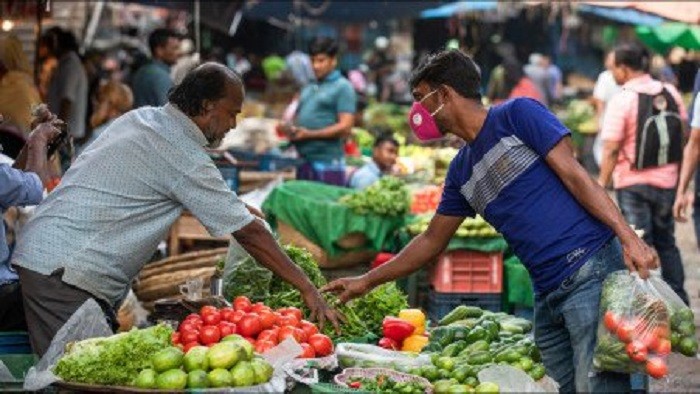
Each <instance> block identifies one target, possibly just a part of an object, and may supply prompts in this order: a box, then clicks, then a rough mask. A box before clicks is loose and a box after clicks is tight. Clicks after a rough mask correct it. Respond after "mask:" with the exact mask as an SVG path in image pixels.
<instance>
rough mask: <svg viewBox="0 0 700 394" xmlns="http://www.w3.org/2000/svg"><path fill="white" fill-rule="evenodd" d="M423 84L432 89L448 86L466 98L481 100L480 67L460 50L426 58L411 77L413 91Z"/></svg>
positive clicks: (435, 54)
mask: <svg viewBox="0 0 700 394" xmlns="http://www.w3.org/2000/svg"><path fill="white" fill-rule="evenodd" d="M421 82H425V83H427V84H428V85H430V86H431V87H432V88H437V87H438V86H439V85H447V86H450V87H451V88H453V89H454V90H455V91H456V92H457V93H458V94H459V95H460V96H462V97H464V98H468V99H474V100H481V92H480V87H481V71H480V70H479V66H477V65H476V63H474V60H472V58H471V57H469V56H467V55H465V54H464V53H463V52H462V51H460V50H458V49H449V50H444V51H441V52H437V53H434V54H432V55H430V56H428V57H427V58H425V60H423V61H422V62H421V64H420V65H419V66H418V67H417V68H416V69H415V70H414V71H413V74H412V75H411V79H410V81H409V83H410V85H411V90H413V89H414V88H415V87H416V86H418V84H419V83H421Z"/></svg>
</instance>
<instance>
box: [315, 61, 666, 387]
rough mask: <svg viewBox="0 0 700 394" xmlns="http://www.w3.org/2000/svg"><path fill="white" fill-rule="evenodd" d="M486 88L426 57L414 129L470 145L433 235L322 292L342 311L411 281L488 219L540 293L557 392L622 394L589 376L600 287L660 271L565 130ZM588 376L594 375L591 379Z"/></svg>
mask: <svg viewBox="0 0 700 394" xmlns="http://www.w3.org/2000/svg"><path fill="white" fill-rule="evenodd" d="M480 82H481V78H480V71H479V69H478V67H477V65H476V64H475V63H474V62H473V61H472V59H471V58H469V57H468V56H466V55H464V54H463V53H461V52H459V51H457V50H449V51H443V52H440V53H437V54H435V55H433V56H431V57H429V58H427V59H426V60H425V61H424V62H423V63H422V64H421V65H420V66H419V67H418V69H417V70H415V71H414V74H413V76H412V78H411V89H412V93H413V97H414V98H415V100H416V102H414V104H413V107H412V108H411V112H410V113H409V123H410V125H411V128H412V129H413V131H414V133H415V134H416V136H417V137H418V138H419V139H421V140H430V139H437V138H441V137H442V136H443V135H445V134H446V133H448V132H449V133H452V134H454V135H456V136H458V137H460V138H462V139H464V140H465V141H466V142H467V145H466V146H465V147H464V148H462V149H461V150H460V152H459V153H458V154H457V156H456V157H455V158H454V160H453V161H452V163H451V164H450V169H449V172H448V174H447V178H446V180H445V187H444V192H443V195H442V201H441V202H440V205H439V207H438V209H437V213H436V214H435V216H434V217H433V219H432V221H431V223H430V226H429V227H428V229H427V230H426V231H425V232H424V233H422V234H420V235H418V236H417V237H416V238H415V239H413V241H411V243H410V244H409V245H408V246H406V248H405V249H404V250H403V251H402V252H400V253H399V254H398V255H397V256H396V257H395V258H394V259H393V260H392V261H390V262H388V263H387V264H384V265H382V266H381V267H378V268H377V269H374V270H372V271H370V272H369V273H367V274H365V275H362V276H359V277H354V278H343V279H339V280H336V281H334V282H332V283H330V284H329V285H327V286H326V287H325V288H324V289H323V291H333V292H338V293H340V299H341V301H343V302H344V301H347V300H349V299H351V298H354V297H357V296H360V295H362V294H364V293H366V292H367V291H369V290H370V289H372V288H373V287H375V286H377V285H379V284H381V283H384V282H387V281H390V280H394V279H397V278H399V277H402V276H405V275H408V274H410V273H411V272H414V271H416V270H417V269H419V268H421V267H422V266H424V265H426V264H428V263H429V262H430V261H433V260H434V259H435V258H436V257H437V255H438V254H439V253H440V252H442V251H443V250H444V248H445V247H446V246H447V244H448V242H449V241H450V239H451V238H452V236H453V235H454V233H455V231H456V230H457V228H458V227H459V225H460V224H461V223H462V221H463V220H464V218H465V217H473V216H475V215H476V214H479V215H481V216H483V217H484V218H485V219H486V220H487V221H488V222H489V223H491V224H492V225H493V226H494V227H495V228H496V229H497V230H498V231H499V232H500V233H502V234H503V236H504V237H505V238H506V240H507V241H508V244H509V245H510V246H511V247H512V248H513V250H514V251H515V253H516V254H517V255H518V257H519V258H520V259H521V260H522V261H523V263H524V264H525V266H526V267H527V269H528V271H529V272H530V276H531V277H532V281H533V283H534V286H535V292H536V304H535V316H536V322H535V341H536V342H537V345H538V346H539V348H540V350H541V351H542V359H543V362H544V365H545V368H546V369H547V373H548V375H550V376H551V377H552V378H554V379H555V380H556V381H557V382H558V383H559V385H560V390H561V391H562V392H572V391H579V392H588V391H594V392H600V391H606V392H610V391H629V389H630V379H629V375H624V374H615V373H607V372H606V373H596V374H592V372H593V370H592V359H593V349H594V347H595V340H596V329H597V325H598V307H599V303H600V293H601V290H602V284H603V280H604V279H605V277H606V276H607V274H608V273H610V272H612V271H615V270H620V269H624V268H625V266H627V268H628V269H629V270H630V271H638V272H639V275H640V276H641V277H642V278H646V277H648V275H649V269H650V268H654V267H657V266H658V257H657V256H656V254H655V252H654V251H653V250H652V249H651V248H650V247H648V246H647V245H646V244H645V243H644V241H642V240H641V239H640V238H639V237H638V236H637V235H636V234H635V233H634V231H632V229H631V228H630V227H629V226H628V225H627V223H625V220H624V219H623V217H622V215H621V214H620V212H619V211H618V209H617V208H616V206H615V204H614V203H613V202H612V200H610V198H609V197H608V196H607V194H606V193H605V190H603V189H602V188H601V187H600V186H598V184H597V183H596V182H595V181H594V180H593V179H592V178H591V177H590V176H589V175H588V174H587V173H586V171H585V170H584V169H583V168H582V167H581V166H580V165H579V164H578V162H577V161H576V159H575V158H574V155H573V149H572V145H571V137H570V136H569V131H568V130H567V129H566V128H565V127H564V126H563V125H562V124H561V123H560V122H559V121H558V120H557V118H556V117H554V115H552V113H550V112H549V111H548V110H547V109H546V108H544V107H543V106H542V105H541V104H539V103H538V102H537V101H535V100H531V99H527V98H518V99H514V100H510V101H507V102H505V103H503V104H501V105H497V106H494V107H491V108H490V109H487V108H484V107H483V106H482V104H481V95H480V93H479V86H480ZM589 374H591V375H590V377H589Z"/></svg>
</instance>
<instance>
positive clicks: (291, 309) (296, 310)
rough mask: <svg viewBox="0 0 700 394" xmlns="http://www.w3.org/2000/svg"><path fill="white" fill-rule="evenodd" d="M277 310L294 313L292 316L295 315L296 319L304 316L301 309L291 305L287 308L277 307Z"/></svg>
mask: <svg viewBox="0 0 700 394" xmlns="http://www.w3.org/2000/svg"><path fill="white" fill-rule="evenodd" d="M278 312H279V313H281V314H283V315H294V317H296V318H297V320H301V319H303V318H304V316H303V315H302V313H301V309H299V308H295V307H293V306H290V307H289V308H282V309H279V310H278Z"/></svg>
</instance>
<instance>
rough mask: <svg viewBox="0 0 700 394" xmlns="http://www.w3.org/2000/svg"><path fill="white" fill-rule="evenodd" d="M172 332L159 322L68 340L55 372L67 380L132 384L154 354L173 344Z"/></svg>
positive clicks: (101, 383)
mask: <svg viewBox="0 0 700 394" xmlns="http://www.w3.org/2000/svg"><path fill="white" fill-rule="evenodd" d="M172 332H173V330H172V329H171V328H170V327H168V326H166V325H164V324H160V325H157V326H154V327H150V328H146V329H143V330H138V329H133V330H131V331H129V332H124V333H121V334H116V335H113V336H110V337H101V338H91V339H86V340H84V341H80V342H75V343H71V344H68V345H67V346H66V352H65V354H64V355H63V357H61V359H60V360H59V361H58V363H57V364H56V367H55V368H54V373H55V374H56V375H57V376H59V377H60V378H61V379H63V380H64V381H66V382H75V383H88V384H100V385H116V386H126V385H131V384H132V382H133V381H134V380H135V379H136V377H137V376H138V374H139V372H140V371H141V370H142V369H145V368H149V367H150V363H151V361H150V360H151V355H152V354H154V353H155V352H157V351H159V350H161V349H164V348H166V347H168V346H170V335H171V334H172Z"/></svg>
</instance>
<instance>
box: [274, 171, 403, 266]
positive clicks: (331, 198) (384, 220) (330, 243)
mask: <svg viewBox="0 0 700 394" xmlns="http://www.w3.org/2000/svg"><path fill="white" fill-rule="evenodd" d="M354 192H355V191H354V190H351V189H347V188H344V187H337V186H330V185H326V184H323V183H317V182H309V181H288V182H285V183H283V184H282V185H280V186H278V187H276V188H275V189H274V190H273V191H272V193H270V195H269V196H268V197H267V199H266V200H265V203H264V204H263V206H262V208H263V211H264V212H265V214H266V215H267V219H268V221H269V222H270V224H272V225H273V226H276V224H277V220H281V221H283V222H285V223H288V224H289V225H291V226H292V227H294V228H295V229H296V230H297V231H299V232H300V233H302V234H304V236H305V237H306V238H308V239H309V240H310V241H312V242H313V243H315V244H316V245H319V246H320V247H321V248H323V250H325V251H326V253H328V254H329V255H330V256H332V257H335V256H337V255H339V254H341V253H342V252H344V250H343V249H341V248H340V247H339V246H338V245H337V242H338V240H340V239H342V238H343V237H344V236H346V235H348V234H350V233H354V232H361V233H363V234H364V235H365V236H366V237H367V239H368V241H367V245H365V246H366V249H369V250H374V251H377V252H379V251H381V250H382V248H383V247H384V244H385V242H386V241H387V240H388V239H389V238H390V237H392V236H393V235H394V233H395V232H396V230H398V229H399V228H400V227H402V226H403V225H404V217H403V216H400V217H388V216H378V215H357V214H355V213H353V212H352V211H351V210H350V209H348V208H347V207H346V206H344V205H341V204H339V203H338V202H337V201H338V199H340V198H341V197H343V196H345V195H347V194H350V193H354Z"/></svg>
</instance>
